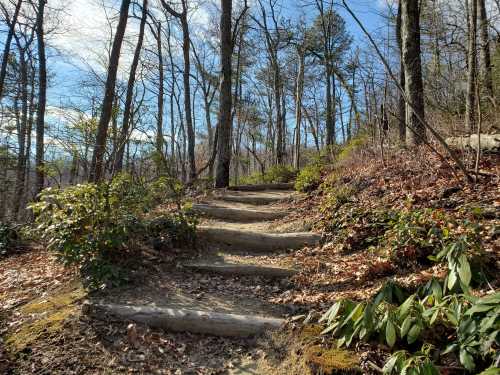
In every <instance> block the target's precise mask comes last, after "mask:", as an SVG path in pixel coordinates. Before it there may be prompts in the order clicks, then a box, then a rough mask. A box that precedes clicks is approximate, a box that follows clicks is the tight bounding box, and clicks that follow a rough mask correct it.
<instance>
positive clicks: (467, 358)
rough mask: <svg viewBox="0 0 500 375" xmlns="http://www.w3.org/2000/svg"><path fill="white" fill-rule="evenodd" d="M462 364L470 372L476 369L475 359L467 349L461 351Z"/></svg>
mask: <svg viewBox="0 0 500 375" xmlns="http://www.w3.org/2000/svg"><path fill="white" fill-rule="evenodd" d="M460 363H461V364H462V365H463V366H464V367H465V368H466V369H467V370H469V371H472V370H474V367H476V365H475V364H474V358H473V357H472V355H470V353H469V352H468V351H467V350H465V349H460Z"/></svg>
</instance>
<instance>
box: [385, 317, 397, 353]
mask: <svg viewBox="0 0 500 375" xmlns="http://www.w3.org/2000/svg"><path fill="white" fill-rule="evenodd" d="M385 339H386V341H387V344H388V345H389V346H390V347H391V348H392V347H393V346H394V344H395V343H396V328H395V327H394V324H393V323H392V322H391V321H390V320H388V321H387V324H386V326H385Z"/></svg>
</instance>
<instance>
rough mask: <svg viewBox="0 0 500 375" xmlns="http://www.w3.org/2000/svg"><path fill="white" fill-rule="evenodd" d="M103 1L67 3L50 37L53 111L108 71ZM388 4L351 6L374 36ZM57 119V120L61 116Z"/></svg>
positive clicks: (363, 1) (292, 8) (289, 2)
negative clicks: (90, 78) (89, 75)
mask: <svg viewBox="0 0 500 375" xmlns="http://www.w3.org/2000/svg"><path fill="white" fill-rule="evenodd" d="M56 1H64V0H56ZM99 1H100V0H85V1H81V0H73V1H69V2H66V4H67V6H66V7H65V11H64V21H63V24H62V25H61V27H60V29H61V31H60V32H58V33H57V34H54V35H52V36H50V40H49V44H51V45H53V46H55V47H57V49H58V51H60V52H59V53H54V52H53V53H51V54H50V56H49V62H48V63H49V69H50V70H51V72H52V74H53V79H52V82H51V85H50V87H49V92H48V94H49V106H50V107H59V106H60V105H61V104H62V105H64V104H67V103H68V102H69V101H72V102H76V103H78V101H79V95H80V90H81V88H80V86H79V83H80V82H81V80H82V78H84V77H85V74H86V71H88V69H89V68H92V69H94V70H96V71H101V72H102V71H103V69H104V64H103V59H104V57H103V56H101V57H99V55H102V51H103V50H105V47H106V41H105V39H106V37H107V36H108V35H109V31H110V30H109V25H108V24H107V22H106V13H105V11H104V9H103V7H102V6H100V5H99ZM105 1H106V2H107V4H108V5H112V4H113V3H114V4H115V5H117V3H118V0H105ZM386 1H387V0H373V1H369V0H350V1H349V2H348V3H349V5H350V6H351V7H352V9H353V10H354V12H355V13H356V15H357V16H358V17H359V18H360V19H361V20H362V22H363V23H364V25H365V26H366V27H367V29H368V30H370V31H371V32H377V31H379V30H380V29H381V28H383V27H384V26H383V24H384V23H383V20H382V18H381V17H380V15H379V14H380V12H381V11H382V9H383V7H384V4H385V2H386ZM283 6H284V8H283V12H284V13H285V14H290V15H293V14H298V13H300V9H299V8H298V2H297V1H294V0H284V3H283ZM117 9H118V6H115V7H114V10H113V9H108V10H107V12H108V14H109V15H111V16H113V15H116V13H117ZM305 11H306V14H309V13H310V14H316V11H315V10H314V7H308V8H305ZM338 11H339V13H340V14H341V15H342V16H343V17H344V19H345V20H346V24H347V27H348V30H349V32H350V33H351V35H352V36H353V41H354V43H355V44H356V45H359V46H360V47H362V46H363V45H366V44H367V39H366V37H365V36H364V35H363V34H362V33H361V31H360V29H359V27H358V25H357V24H356V23H355V21H354V20H353V19H352V17H351V16H350V15H349V14H347V12H346V11H345V10H343V9H342V8H341V7H338ZM113 12H114V13H113ZM313 12H314V13H313ZM206 17H207V16H206V15H204V14H203V13H200V14H197V15H196V22H200V23H201V24H203V22H206V20H205V18H206ZM136 31H137V22H136V20H133V21H131V22H130V23H129V26H128V29H127V32H128V34H129V35H133V34H134V33H135V32H136ZM131 55H132V46H127V45H126V46H125V47H124V50H123V53H122V58H121V62H122V66H123V67H124V69H123V78H126V70H127V67H128V66H129V65H130V64H129V61H130V59H131ZM104 60H105V59H104ZM99 61H100V62H99ZM104 62H105V61H104ZM54 114H55V113H54ZM53 117H54V118H57V116H53Z"/></svg>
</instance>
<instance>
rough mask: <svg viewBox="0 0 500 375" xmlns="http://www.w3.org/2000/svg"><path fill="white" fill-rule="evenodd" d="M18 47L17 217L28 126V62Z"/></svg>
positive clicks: (22, 189)
mask: <svg viewBox="0 0 500 375" xmlns="http://www.w3.org/2000/svg"><path fill="white" fill-rule="evenodd" d="M19 47H20V51H19V65H20V69H21V82H20V90H21V121H20V122H19V125H20V126H19V127H18V129H17V140H18V149H19V150H18V156H17V167H16V199H14V203H13V206H12V216H13V217H14V219H16V218H17V216H18V212H19V208H20V205H21V202H22V201H23V200H24V183H25V176H26V129H27V127H28V110H29V106H28V64H27V61H26V52H25V50H24V49H22V48H21V46H19Z"/></svg>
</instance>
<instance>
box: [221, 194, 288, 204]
mask: <svg viewBox="0 0 500 375" xmlns="http://www.w3.org/2000/svg"><path fill="white" fill-rule="evenodd" d="M237 193H238V192H236V191H235V192H233V193H229V194H223V195H220V196H218V197H217V199H220V200H222V201H225V202H234V203H244V204H252V205H256V206H259V205H267V204H272V203H278V202H282V201H284V200H286V199H290V198H292V197H293V196H294V193H293V192H290V193H289V194H287V193H284V192H280V193H278V194H272V193H265V192H263V193H262V194H258V193H251V192H249V193H247V194H237Z"/></svg>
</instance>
